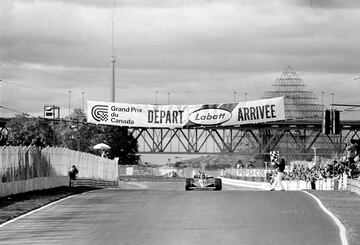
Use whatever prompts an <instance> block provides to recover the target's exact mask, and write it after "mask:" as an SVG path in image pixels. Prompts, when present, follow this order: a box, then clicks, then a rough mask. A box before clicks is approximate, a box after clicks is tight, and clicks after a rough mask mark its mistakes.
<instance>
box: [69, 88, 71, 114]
mask: <svg viewBox="0 0 360 245" xmlns="http://www.w3.org/2000/svg"><path fill="white" fill-rule="evenodd" d="M70 105H71V90H69V117H70V113H71V111H70V109H71V107H70Z"/></svg>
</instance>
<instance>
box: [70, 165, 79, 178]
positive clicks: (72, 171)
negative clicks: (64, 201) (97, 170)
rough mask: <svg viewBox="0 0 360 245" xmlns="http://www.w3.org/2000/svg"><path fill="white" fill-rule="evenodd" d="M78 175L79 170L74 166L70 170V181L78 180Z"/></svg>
mask: <svg viewBox="0 0 360 245" xmlns="http://www.w3.org/2000/svg"><path fill="white" fill-rule="evenodd" d="M78 173H79V170H78V169H77V168H76V166H75V165H72V167H71V168H70V170H69V177H70V180H76V177H77V174H78Z"/></svg>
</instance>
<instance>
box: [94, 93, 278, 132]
mask: <svg viewBox="0 0 360 245" xmlns="http://www.w3.org/2000/svg"><path fill="white" fill-rule="evenodd" d="M281 120H285V107H284V98H283V97H278V98H272V99H264V100H255V101H246V102H239V103H226V104H203V105H145V104H125V103H112V102H101V101H87V121H88V122H90V123H96V124H105V125H113V126H123V127H146V128H183V127H203V126H236V125H242V124H253V123H264V122H274V121H281Z"/></svg>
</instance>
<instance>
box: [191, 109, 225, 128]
mask: <svg viewBox="0 0 360 245" xmlns="http://www.w3.org/2000/svg"><path fill="white" fill-rule="evenodd" d="M230 118H231V112H229V111H227V110H223V109H203V110H198V111H194V112H193V113H191V114H190V115H189V120H190V121H191V122H193V123H196V124H201V125H215V124H221V123H224V122H226V121H228V120H230Z"/></svg>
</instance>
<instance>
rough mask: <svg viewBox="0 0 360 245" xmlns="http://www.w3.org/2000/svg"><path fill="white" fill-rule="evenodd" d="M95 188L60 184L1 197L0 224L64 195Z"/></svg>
mask: <svg viewBox="0 0 360 245" xmlns="http://www.w3.org/2000/svg"><path fill="white" fill-rule="evenodd" d="M95 189H98V188H94V187H86V186H80V187H68V186H62V187H57V188H52V189H47V190H39V191H31V192H26V193H19V194H16V195H11V196H7V197H2V198H0V224H2V223H4V222H6V221H8V220H11V219H14V218H16V217H18V216H20V215H23V214H25V213H27V212H30V211H32V210H34V209H37V208H40V207H42V206H44V205H46V204H49V203H51V202H54V201H57V200H59V199H62V198H64V197H67V196H71V195H74V194H79V193H83V192H86V191H91V190H95Z"/></svg>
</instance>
